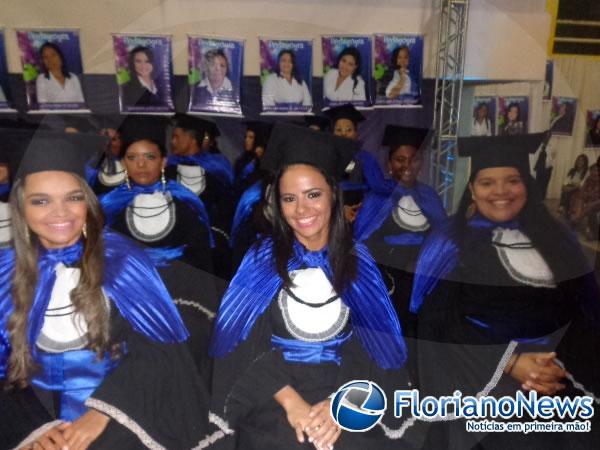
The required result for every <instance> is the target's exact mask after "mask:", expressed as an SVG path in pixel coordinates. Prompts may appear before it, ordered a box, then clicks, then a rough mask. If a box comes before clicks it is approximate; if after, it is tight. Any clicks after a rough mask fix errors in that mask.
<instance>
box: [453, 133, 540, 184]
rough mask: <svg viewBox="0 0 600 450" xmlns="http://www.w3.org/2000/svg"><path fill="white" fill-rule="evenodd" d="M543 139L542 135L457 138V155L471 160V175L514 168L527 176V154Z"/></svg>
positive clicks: (537, 146) (536, 147)
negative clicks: (484, 170) (499, 168)
mask: <svg viewBox="0 0 600 450" xmlns="http://www.w3.org/2000/svg"><path fill="white" fill-rule="evenodd" d="M543 139H544V133H535V134H520V135H514V136H472V137H464V138H458V154H459V156H463V157H470V158H471V174H476V173H477V172H479V171H480V170H482V169H488V168H491V167H515V168H517V169H518V170H519V172H521V173H522V174H528V173H529V154H530V153H535V151H536V150H537V149H538V148H539V146H540V144H541V143H542V141H543Z"/></svg>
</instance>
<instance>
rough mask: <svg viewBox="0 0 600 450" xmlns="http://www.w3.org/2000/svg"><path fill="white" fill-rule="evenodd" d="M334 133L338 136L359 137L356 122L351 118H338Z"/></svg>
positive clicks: (354, 138)
mask: <svg viewBox="0 0 600 450" xmlns="http://www.w3.org/2000/svg"><path fill="white" fill-rule="evenodd" d="M333 134H335V135H336V136H341V137H345V138H348V139H353V140H356V139H358V132H357V131H356V127H355V126H354V122H352V121H351V120H350V119H338V120H336V121H335V126H334V127H333Z"/></svg>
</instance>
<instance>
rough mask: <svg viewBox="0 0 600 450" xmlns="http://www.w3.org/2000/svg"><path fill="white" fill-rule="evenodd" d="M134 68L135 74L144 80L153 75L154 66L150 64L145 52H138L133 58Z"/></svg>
mask: <svg viewBox="0 0 600 450" xmlns="http://www.w3.org/2000/svg"><path fill="white" fill-rule="evenodd" d="M133 66H134V67H133V68H134V70H135V73H137V74H138V76H140V77H142V78H149V77H150V75H152V70H154V66H153V65H152V63H151V62H150V59H149V58H148V55H146V53H144V52H137V53H136V54H135V55H134V57H133Z"/></svg>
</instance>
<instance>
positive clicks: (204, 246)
mask: <svg viewBox="0 0 600 450" xmlns="http://www.w3.org/2000/svg"><path fill="white" fill-rule="evenodd" d="M171 201H172V204H173V206H174V214H173V218H172V220H174V225H173V228H172V230H171V231H170V232H169V233H168V234H167V235H166V236H164V237H162V238H160V239H158V240H153V241H150V240H148V239H145V238H144V239H141V238H140V235H138V234H137V233H136V232H134V230H132V229H130V227H129V225H128V224H127V214H128V211H129V210H130V209H132V208H131V207H127V208H125V209H123V211H121V212H120V213H119V214H118V215H117V216H116V217H115V218H114V220H113V223H112V225H111V228H112V229H113V230H115V231H117V232H119V233H122V234H124V235H125V236H128V237H130V238H131V239H133V240H135V241H138V242H140V243H141V244H142V245H144V246H147V247H151V248H157V247H179V246H181V245H185V246H186V247H185V250H184V252H183V255H182V256H181V257H180V258H179V260H180V261H182V262H184V263H187V264H190V265H191V266H193V267H196V268H198V269H201V270H204V271H206V272H210V273H212V271H213V265H212V258H211V248H210V242H209V235H208V230H207V228H206V226H205V225H204V224H203V223H201V222H200V219H199V218H198V215H197V213H196V212H194V210H192V208H190V207H189V206H188V205H186V204H185V203H184V202H182V201H181V200H179V199H177V198H172V199H171Z"/></svg>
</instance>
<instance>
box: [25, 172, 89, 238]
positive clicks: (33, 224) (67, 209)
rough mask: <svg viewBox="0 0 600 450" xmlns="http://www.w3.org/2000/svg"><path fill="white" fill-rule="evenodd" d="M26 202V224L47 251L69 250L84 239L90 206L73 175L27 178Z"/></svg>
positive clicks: (57, 174)
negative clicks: (83, 233) (88, 206)
mask: <svg viewBox="0 0 600 450" xmlns="http://www.w3.org/2000/svg"><path fill="white" fill-rule="evenodd" d="M23 199H24V214H25V221H26V222H27V225H28V227H29V229H30V230H31V231H32V232H33V233H35V234H36V235H37V237H38V238H39V240H40V242H41V244H42V245H43V246H44V247H45V248H48V249H50V248H63V247H68V246H70V245H73V244H75V243H76V242H77V241H78V240H79V239H80V238H81V234H82V230H83V225H84V224H85V221H86V216H87V204H86V201H85V194H84V193H83V190H82V189H81V185H80V184H79V181H78V180H77V178H75V176H73V175H72V174H71V173H69V172H62V171H44V172H37V173H32V174H30V175H27V177H26V178H25V184H24V186H23Z"/></svg>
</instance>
